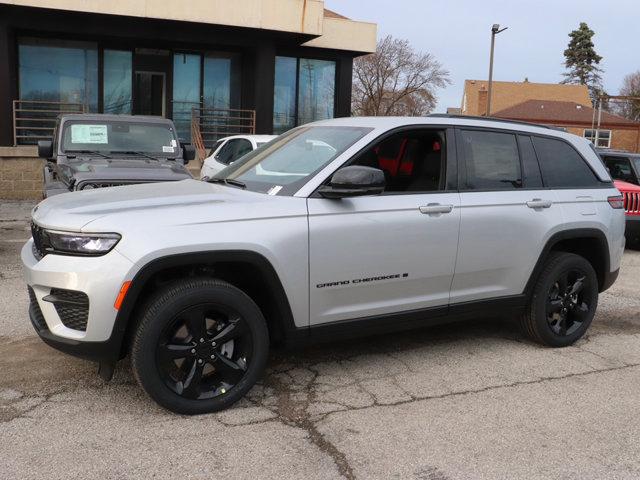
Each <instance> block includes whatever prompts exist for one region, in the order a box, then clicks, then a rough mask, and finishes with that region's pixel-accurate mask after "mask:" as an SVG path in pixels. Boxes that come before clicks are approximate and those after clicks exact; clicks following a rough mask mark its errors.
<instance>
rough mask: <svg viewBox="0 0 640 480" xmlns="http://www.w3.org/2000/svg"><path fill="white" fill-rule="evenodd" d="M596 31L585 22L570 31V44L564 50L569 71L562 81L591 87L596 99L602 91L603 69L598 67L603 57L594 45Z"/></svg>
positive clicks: (593, 97)
mask: <svg viewBox="0 0 640 480" xmlns="http://www.w3.org/2000/svg"><path fill="white" fill-rule="evenodd" d="M594 35H595V33H594V31H593V30H591V29H590V28H589V26H588V25H587V24H586V23H585V22H581V23H580V26H579V27H578V28H577V29H576V30H573V31H572V32H571V33H569V38H570V40H569V44H568V46H567V49H566V50H565V51H564V58H565V62H564V65H565V67H566V68H567V70H568V71H567V72H566V73H564V77H565V78H564V80H563V81H562V83H578V84H580V85H586V86H587V87H589V93H590V95H591V98H592V99H593V100H595V99H596V98H597V97H598V95H599V94H600V93H601V91H602V77H601V75H600V74H601V73H602V71H603V70H602V69H601V68H600V67H598V65H599V64H600V61H601V60H602V57H601V56H600V55H598V54H597V53H596V50H595V48H594V45H593V40H592V38H593V36H594Z"/></svg>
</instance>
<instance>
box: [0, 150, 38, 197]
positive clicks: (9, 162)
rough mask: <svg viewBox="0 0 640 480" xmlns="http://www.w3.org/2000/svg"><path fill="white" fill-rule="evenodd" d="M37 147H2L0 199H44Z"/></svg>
mask: <svg viewBox="0 0 640 480" xmlns="http://www.w3.org/2000/svg"><path fill="white" fill-rule="evenodd" d="M44 163H45V161H44V160H42V159H41V158H38V153H37V150H36V147H0V199H3V200H7V199H11V200H39V199H42V168H43V167H44Z"/></svg>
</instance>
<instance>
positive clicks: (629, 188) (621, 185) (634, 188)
mask: <svg viewBox="0 0 640 480" xmlns="http://www.w3.org/2000/svg"><path fill="white" fill-rule="evenodd" d="M613 184H614V185H615V186H616V188H617V189H618V190H620V191H621V192H640V186H638V185H635V184H633V183H629V182H625V181H623V180H614V181H613Z"/></svg>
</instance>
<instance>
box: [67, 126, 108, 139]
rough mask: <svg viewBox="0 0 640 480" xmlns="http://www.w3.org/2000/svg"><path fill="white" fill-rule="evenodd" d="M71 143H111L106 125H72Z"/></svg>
mask: <svg viewBox="0 0 640 480" xmlns="http://www.w3.org/2000/svg"><path fill="white" fill-rule="evenodd" d="M71 143H103V144H106V143H109V137H108V135H107V126H106V125H82V124H75V125H71Z"/></svg>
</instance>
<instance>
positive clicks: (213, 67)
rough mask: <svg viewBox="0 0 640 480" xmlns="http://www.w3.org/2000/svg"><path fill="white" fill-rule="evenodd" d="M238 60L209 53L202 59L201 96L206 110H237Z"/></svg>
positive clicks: (238, 94)
mask: <svg viewBox="0 0 640 480" xmlns="http://www.w3.org/2000/svg"><path fill="white" fill-rule="evenodd" d="M239 67H240V65H239V62H238V58H237V57H236V56H233V55H226V54H216V53H209V54H207V55H206V56H205V57H204V75H203V77H204V79H203V82H204V84H203V86H202V96H203V98H204V106H205V107H206V108H222V109H227V108H238V106H239V104H240V72H239Z"/></svg>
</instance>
